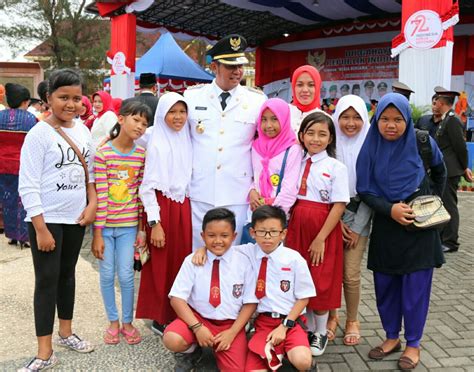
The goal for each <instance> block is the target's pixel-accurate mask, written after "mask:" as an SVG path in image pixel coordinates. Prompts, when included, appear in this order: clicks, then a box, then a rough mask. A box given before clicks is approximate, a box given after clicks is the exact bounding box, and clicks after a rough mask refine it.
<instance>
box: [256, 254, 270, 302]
mask: <svg viewBox="0 0 474 372" xmlns="http://www.w3.org/2000/svg"><path fill="white" fill-rule="evenodd" d="M267 261H268V257H262V262H261V263H260V270H259V271H258V278H257V287H256V288H255V296H256V297H257V298H258V299H259V300H260V299H261V298H262V297H265V287H266V286H267V282H266V281H267Z"/></svg>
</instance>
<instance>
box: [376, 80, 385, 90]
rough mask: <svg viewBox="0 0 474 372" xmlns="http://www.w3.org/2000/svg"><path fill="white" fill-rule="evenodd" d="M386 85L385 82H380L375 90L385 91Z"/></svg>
mask: <svg viewBox="0 0 474 372" xmlns="http://www.w3.org/2000/svg"><path fill="white" fill-rule="evenodd" d="M387 88H388V85H387V83H386V82H385V81H381V82H380V83H378V84H377V89H385V90H387Z"/></svg>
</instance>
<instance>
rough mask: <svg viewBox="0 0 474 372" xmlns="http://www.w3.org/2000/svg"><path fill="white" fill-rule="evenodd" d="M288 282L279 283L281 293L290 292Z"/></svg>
mask: <svg viewBox="0 0 474 372" xmlns="http://www.w3.org/2000/svg"><path fill="white" fill-rule="evenodd" d="M290 287H291V285H290V281H289V280H281V281H280V289H281V290H282V291H283V292H288V291H289V290H290Z"/></svg>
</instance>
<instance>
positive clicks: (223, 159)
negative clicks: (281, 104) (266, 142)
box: [184, 80, 266, 206]
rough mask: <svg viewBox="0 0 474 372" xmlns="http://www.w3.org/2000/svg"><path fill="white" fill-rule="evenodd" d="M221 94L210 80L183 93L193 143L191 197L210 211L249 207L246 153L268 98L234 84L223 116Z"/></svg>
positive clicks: (249, 164)
mask: <svg viewBox="0 0 474 372" xmlns="http://www.w3.org/2000/svg"><path fill="white" fill-rule="evenodd" d="M221 91H222V90H221V89H220V88H219V87H218V86H217V85H216V83H215V80H214V81H213V82H212V83H211V84H205V85H200V86H196V87H191V88H188V89H187V90H186V91H185V92H184V96H185V97H186V100H187V102H188V105H189V107H188V111H189V116H188V120H189V123H190V125H191V138H192V142H193V173H192V179H191V184H190V191H189V196H190V198H191V199H192V200H193V201H198V202H204V203H208V204H211V205H214V206H225V205H238V204H248V201H247V196H248V192H249V188H250V185H251V183H252V175H253V174H252V173H253V172H252V160H251V152H250V150H251V148H252V142H253V139H254V136H255V132H256V121H257V116H258V113H259V111H260V107H261V106H262V104H263V103H264V101H265V100H266V97H265V95H264V94H263V93H259V92H258V91H256V90H254V89H251V88H246V87H243V86H240V85H238V86H237V87H236V88H235V89H233V91H231V96H230V97H229V98H228V99H227V107H226V108H225V110H224V111H223V110H222V107H221V103H220V97H219V94H220V92H221Z"/></svg>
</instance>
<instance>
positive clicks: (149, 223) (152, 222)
mask: <svg viewBox="0 0 474 372" xmlns="http://www.w3.org/2000/svg"><path fill="white" fill-rule="evenodd" d="M158 222H160V221H154V220H153V221H148V226H149V227H153V226H155V225H156V224H158Z"/></svg>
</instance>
